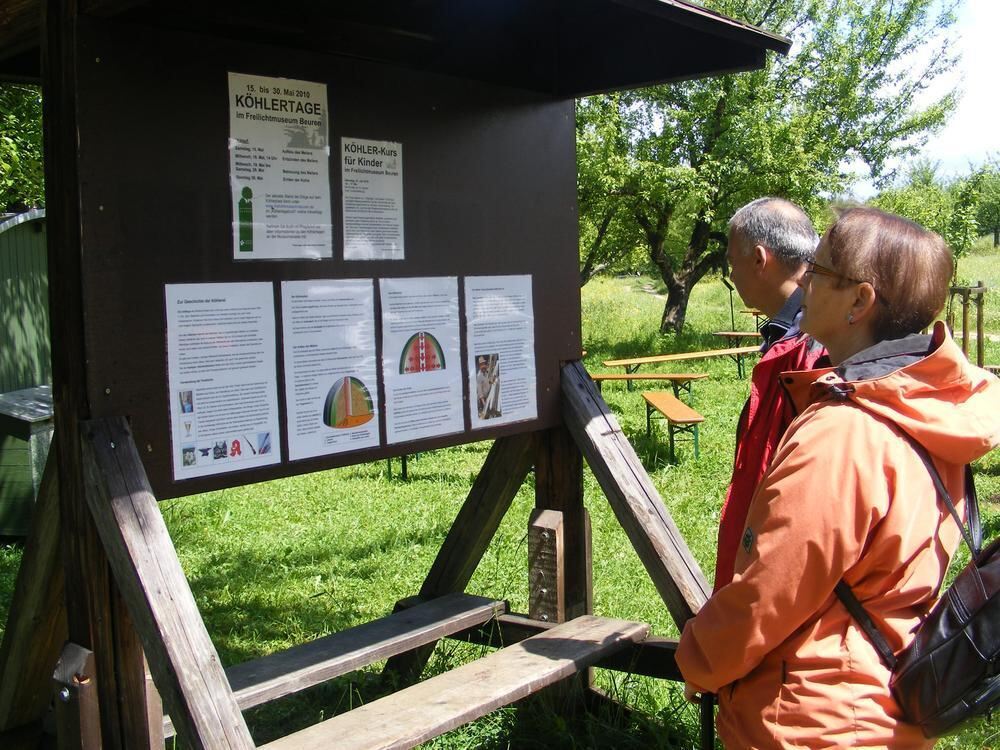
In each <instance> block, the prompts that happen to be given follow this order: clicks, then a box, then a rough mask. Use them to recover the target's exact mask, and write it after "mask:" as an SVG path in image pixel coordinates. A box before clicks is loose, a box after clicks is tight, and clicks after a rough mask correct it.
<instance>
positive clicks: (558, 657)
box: [264, 615, 649, 750]
mask: <svg viewBox="0 0 1000 750" xmlns="http://www.w3.org/2000/svg"><path fill="white" fill-rule="evenodd" d="M648 632H649V626H648V625H645V624H642V623H635V622H625V621H623V620H608V619H603V618H599V617H593V616H591V615H584V616H583V617H578V618H577V619H575V620H570V621H569V622H567V623H564V624H562V625H557V626H555V627H553V628H551V629H549V630H547V631H545V632H544V633H541V634H539V635H536V636H534V637H532V638H528V639H527V640H524V641H522V642H520V643H518V644H515V645H513V646H509V647H508V648H505V649H501V650H500V651H496V652H494V653H492V654H490V655H489V656H486V657H485V658H483V659H479V660H478V661H475V662H472V663H470V664H466V665H464V666H461V667H458V668H457V669H453V670H451V671H449V672H446V673H444V674H442V675H438V676H436V677H432V678H431V679H429V680H426V681H424V682H421V683H419V684H417V685H414V686H412V687H409V688H407V689H406V690H401V691H400V692H398V693H395V694H393V695H391V696H388V697H386V698H382V699H380V700H377V701H374V702H373V703H369V704H368V705H366V706H362V707H360V708H356V709H354V710H353V711H350V712H348V713H346V714H342V715H340V716H337V717H334V718H333V719H330V720H328V721H325V722H323V723H321V724H317V725H315V726H312V727H309V728H308V729H304V730H302V731H300V732H296V733H294V734H291V735H288V736H287V737H284V738H282V739H280V740H277V741H276V742H272V743H269V744H267V745H265V746H264V748H266V750H293V749H294V750H319V749H320V748H329V747H337V748H338V749H339V750H349V749H351V748H358V749H360V748H367V749H369V750H374V749H375V748H408V747H413V746H414V745H417V744H419V743H421V742H425V741H427V740H429V739H430V738H432V737H436V736H438V735H439V734H442V733H444V732H446V731H448V730H449V729H454V728H455V727H457V726H461V725H462V724H465V723H467V722H469V721H473V720H474V719H477V718H479V717H480V716H483V715H485V714H487V713H489V712H490V711H492V710H494V709H496V708H499V707H501V706H504V705H507V704H509V703H512V702H514V701H517V700H520V699H521V698H524V697H526V696H528V695H530V694H532V693H534V692H537V691H538V690H540V689H541V688H543V687H546V686H548V685H552V684H553V683H556V682H558V681H560V680H562V679H565V678H567V677H569V676H571V675H573V674H576V673H577V672H578V671H580V670H581V669H586V668H587V667H588V666H590V665H591V664H593V663H594V662H595V661H597V660H598V659H600V658H601V657H602V656H604V655H606V654H608V653H611V652H613V651H615V650H618V649H620V648H622V647H623V646H624V645H625V644H630V643H632V642H634V641H641V640H642V639H643V638H645V637H646V635H647V633H648Z"/></svg>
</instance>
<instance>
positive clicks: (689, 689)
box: [684, 682, 701, 703]
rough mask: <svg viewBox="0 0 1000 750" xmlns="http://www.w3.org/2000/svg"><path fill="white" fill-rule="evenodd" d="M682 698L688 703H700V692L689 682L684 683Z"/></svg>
mask: <svg viewBox="0 0 1000 750" xmlns="http://www.w3.org/2000/svg"><path fill="white" fill-rule="evenodd" d="M684 698H685V699H686V700H687V702H688V703H701V691H699V690H698V689H697V688H695V687H694V686H693V685H692V684H691V683H690V682H685V683H684Z"/></svg>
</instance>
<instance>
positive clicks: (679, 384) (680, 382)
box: [590, 372, 708, 398]
mask: <svg viewBox="0 0 1000 750" xmlns="http://www.w3.org/2000/svg"><path fill="white" fill-rule="evenodd" d="M707 377H708V373H705V372H642V373H639V372H633V373H620V372H592V373H590V379H591V380H593V381H594V382H595V383H597V390H601V384H602V383H603V382H604V381H605V380H624V381H625V384H626V387H627V388H628V389H629V390H632V381H633V380H666V381H669V383H670V387H671V388H673V390H674V395H675V396H677V397H678V398H680V395H681V393H680V392H681V391H687V392H688V395H690V394H691V384H692V383H693V382H694V381H695V380H702V379H703V378H707Z"/></svg>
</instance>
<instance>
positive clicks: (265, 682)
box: [226, 593, 507, 709]
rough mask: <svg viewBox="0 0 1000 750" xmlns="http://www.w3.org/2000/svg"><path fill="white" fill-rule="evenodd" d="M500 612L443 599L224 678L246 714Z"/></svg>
mask: <svg viewBox="0 0 1000 750" xmlns="http://www.w3.org/2000/svg"><path fill="white" fill-rule="evenodd" d="M506 609H507V605H506V604H505V603H504V602H502V601H496V600H493V599H487V598H485V597H481V596H472V595H470V594H460V593H453V594H446V595H445V596H442V597H440V598H437V599H432V600H430V601H427V602H423V603H421V604H418V605H416V606H415V607H412V608H409V609H406V610H403V611H401V612H396V613H394V614H391V615H387V616H386V617H381V618H379V619H377V620H373V621H372V622H368V623H365V624H364V625H359V626H358V627H356V628H351V629H350V630H345V631H343V632H340V633H334V634H333V635H329V636H326V637H325V638H319V639H317V640H315V641H312V642H310V643H305V644H302V645H300V646H295V647H293V648H290V649H288V650H287V651H282V652H281V653H277V654H271V655H270V656H265V657H263V658H261V659H256V660H254V661H251V662H247V663H245V664H239V665H236V666H234V667H231V668H230V669H228V670H227V672H226V674H227V675H228V677H229V683H230V684H231V685H232V687H233V690H234V691H235V692H236V697H237V701H238V702H239V704H240V708H241V709H247V708H249V707H251V706H256V705H259V704H261V703H266V702H268V701H271V700H275V699H277V698H280V697H283V696H285V695H290V694H291V693H295V692H298V691H300V690H305V689H306V688H308V687H312V686H313V685H317V684H319V683H320V682H324V681H326V680H330V679H333V678H334V677H337V676H339V675H343V674H347V673H348V672H352V671H354V670H356V669H360V668H361V667H365V666H368V665H369V664H373V663H375V662H377V661H381V660H382V659H385V658H387V657H389V656H392V655H394V654H398V653H401V652H404V651H409V650H411V649H413V648H416V647H417V646H421V645H423V644H425V643H433V642H435V641H437V640H439V639H441V638H444V637H445V636H448V635H451V634H452V633H457V632H459V631H461V630H466V629H467V628H472V627H476V626H478V625H482V624H483V623H485V622H488V621H490V620H492V619H494V618H495V617H496V616H497V615H499V614H501V613H503V612H505V611H506Z"/></svg>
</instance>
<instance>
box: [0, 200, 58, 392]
mask: <svg viewBox="0 0 1000 750" xmlns="http://www.w3.org/2000/svg"><path fill="white" fill-rule="evenodd" d="M0 316H2V323H0V393H8V392H9V391H19V390H21V389H23V388H33V387H34V386H36V385H42V384H44V383H51V382H52V365H51V362H50V356H49V272H48V256H47V251H46V248H45V209H43V208H40V209H35V210H33V211H27V212H25V213H23V214H18V215H16V216H14V217H13V218H11V219H8V220H6V221H3V222H0Z"/></svg>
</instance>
